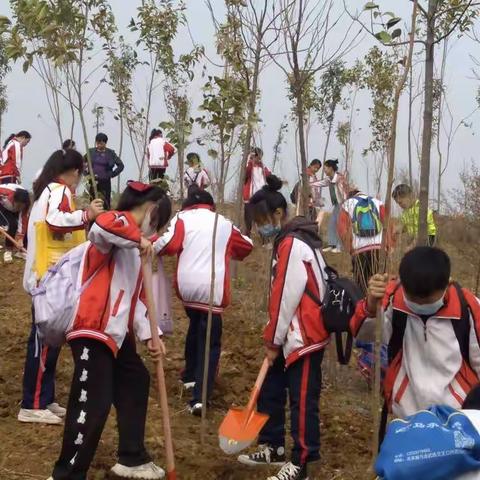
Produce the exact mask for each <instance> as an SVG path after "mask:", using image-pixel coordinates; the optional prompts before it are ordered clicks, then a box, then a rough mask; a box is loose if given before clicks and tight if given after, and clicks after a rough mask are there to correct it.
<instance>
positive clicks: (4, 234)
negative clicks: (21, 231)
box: [0, 227, 27, 253]
mask: <svg viewBox="0 0 480 480" xmlns="http://www.w3.org/2000/svg"><path fill="white" fill-rule="evenodd" d="M0 233H1V234H2V235H3V236H4V237H5V238H8V239H9V240H10V241H11V242H12V243H13V244H14V245H15V247H16V248H18V250H20V251H21V252H23V253H27V250H26V249H25V248H23V247H22V246H21V245H20V244H19V243H18V242H17V241H16V240H15V239H14V238H13V237H12V236H11V235H9V234H8V233H7V232H6V231H5V229H4V228H2V227H0Z"/></svg>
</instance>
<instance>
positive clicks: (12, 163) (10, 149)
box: [0, 138, 23, 183]
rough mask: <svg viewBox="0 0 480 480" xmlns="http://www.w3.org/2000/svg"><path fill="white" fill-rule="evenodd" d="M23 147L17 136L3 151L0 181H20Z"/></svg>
mask: <svg viewBox="0 0 480 480" xmlns="http://www.w3.org/2000/svg"><path fill="white" fill-rule="evenodd" d="M22 160H23V147H22V145H21V144H20V142H19V141H18V140H17V139H16V138H12V139H11V140H10V141H9V142H8V143H7V145H6V146H5V148H4V149H3V151H2V161H1V165H0V183H4V182H11V183H19V182H20V174H21V171H22Z"/></svg>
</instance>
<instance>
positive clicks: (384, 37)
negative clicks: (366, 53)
mask: <svg viewBox="0 0 480 480" xmlns="http://www.w3.org/2000/svg"><path fill="white" fill-rule="evenodd" d="M375 38H377V40H380V41H381V42H382V43H390V42H391V41H392V37H391V35H390V34H389V33H388V32H385V31H382V32H378V33H376V34H375Z"/></svg>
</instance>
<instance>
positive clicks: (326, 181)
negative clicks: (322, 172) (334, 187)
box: [310, 177, 332, 188]
mask: <svg viewBox="0 0 480 480" xmlns="http://www.w3.org/2000/svg"><path fill="white" fill-rule="evenodd" d="M330 183H332V182H331V180H330V179H329V178H328V177H325V178H323V179H322V180H314V181H313V182H311V183H310V187H317V188H325V187H328V186H329V185H330Z"/></svg>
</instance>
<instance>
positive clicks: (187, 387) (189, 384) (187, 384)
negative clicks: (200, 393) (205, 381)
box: [180, 380, 195, 390]
mask: <svg viewBox="0 0 480 480" xmlns="http://www.w3.org/2000/svg"><path fill="white" fill-rule="evenodd" d="M180 383H181V384H182V386H183V388H184V389H185V390H193V389H194V388H195V382H183V381H182V380H180Z"/></svg>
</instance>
